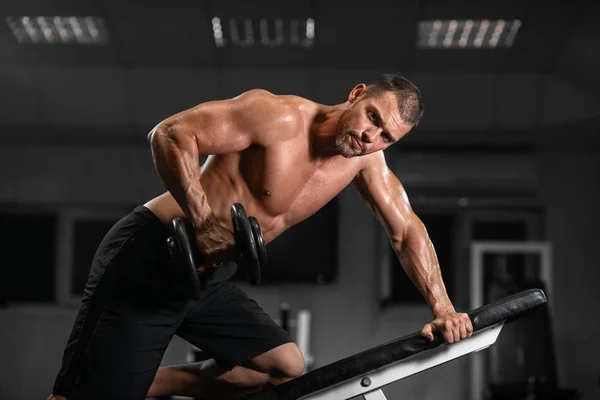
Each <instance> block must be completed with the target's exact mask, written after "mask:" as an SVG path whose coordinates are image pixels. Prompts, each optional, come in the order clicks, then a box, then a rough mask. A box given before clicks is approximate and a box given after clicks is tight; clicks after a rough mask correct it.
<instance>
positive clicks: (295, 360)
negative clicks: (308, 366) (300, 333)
mask: <svg viewBox="0 0 600 400" xmlns="http://www.w3.org/2000/svg"><path fill="white" fill-rule="evenodd" d="M279 350H280V351H279V352H278V353H277V355H276V358H275V360H274V361H275V362H274V365H273V368H272V370H271V371H272V372H271V377H272V378H275V379H280V380H282V381H288V380H290V379H294V378H297V377H299V376H300V375H302V374H303V373H304V357H303V356H302V353H301V352H300V349H298V346H296V345H295V344H294V343H288V345H284V346H281V348H280V349H279Z"/></svg>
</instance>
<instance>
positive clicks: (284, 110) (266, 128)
mask: <svg viewBox="0 0 600 400" xmlns="http://www.w3.org/2000/svg"><path fill="white" fill-rule="evenodd" d="M235 100H236V101H237V102H238V105H240V106H241V107H240V108H241V109H247V110H248V112H245V113H244V114H245V118H244V121H246V122H248V123H250V124H251V126H253V127H255V128H256V129H257V130H259V132H258V134H259V142H261V143H262V144H264V145H267V144H270V143H273V142H278V141H281V140H282V139H289V138H291V137H294V136H297V135H299V134H300V132H301V130H302V127H303V125H304V116H303V113H302V109H303V105H305V104H306V103H307V102H308V100H306V99H303V98H302V97H299V96H293V95H279V94H274V93H272V92H270V91H268V90H265V89H252V90H249V91H247V92H244V93H242V94H241V95H239V96H238V97H236V98H235Z"/></svg>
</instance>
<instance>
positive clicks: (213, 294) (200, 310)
mask: <svg viewBox="0 0 600 400" xmlns="http://www.w3.org/2000/svg"><path fill="white" fill-rule="evenodd" d="M177 335H178V336H180V337H182V338H183V339H185V340H187V341H188V342H190V343H192V344H193V345H195V346H197V347H198V348H200V349H201V350H202V351H203V352H205V353H206V354H207V355H208V356H209V357H212V358H214V359H215V361H216V362H217V363H218V365H219V366H220V367H221V368H223V369H224V370H226V371H228V370H230V369H232V368H233V367H235V366H236V365H242V364H244V363H246V362H248V361H250V360H252V359H254V358H255V357H257V356H259V355H261V354H264V353H267V352H268V351H269V350H272V349H275V348H277V347H279V346H281V345H284V344H286V343H290V342H292V339H291V338H290V336H289V334H288V333H287V332H286V331H285V330H283V329H282V328H281V327H279V326H278V325H277V324H276V323H275V322H274V321H273V320H272V319H271V317H269V315H268V314H267V313H265V311H264V310H263V309H262V307H261V306H260V305H259V304H258V303H257V302H256V301H254V300H252V299H250V298H249V297H248V296H247V295H246V293H244V291H243V290H241V289H240V288H239V287H238V286H237V285H236V284H235V283H232V282H229V281H227V282H222V283H219V284H216V285H214V286H210V287H209V288H207V289H206V290H205V291H204V292H203V293H202V297H201V298H200V299H199V300H198V301H197V302H196V304H193V305H192V306H191V307H190V311H189V312H188V314H187V316H186V318H185V319H184V320H183V322H182V323H181V325H180V326H179V329H178V330H177Z"/></svg>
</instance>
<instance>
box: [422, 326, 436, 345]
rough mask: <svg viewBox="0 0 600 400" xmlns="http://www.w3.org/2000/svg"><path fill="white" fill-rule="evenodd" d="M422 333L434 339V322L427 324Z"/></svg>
mask: <svg viewBox="0 0 600 400" xmlns="http://www.w3.org/2000/svg"><path fill="white" fill-rule="evenodd" d="M421 335H422V336H424V337H425V338H426V339H427V340H429V341H430V342H431V341H433V324H426V325H425V326H424V327H423V330H422V331H421Z"/></svg>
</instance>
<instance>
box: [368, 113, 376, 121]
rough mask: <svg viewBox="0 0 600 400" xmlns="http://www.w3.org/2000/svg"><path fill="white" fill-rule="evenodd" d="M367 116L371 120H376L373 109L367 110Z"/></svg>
mask: <svg viewBox="0 0 600 400" xmlns="http://www.w3.org/2000/svg"><path fill="white" fill-rule="evenodd" d="M369 118H370V119H371V121H373V122H377V115H375V113H374V112H373V111H369Z"/></svg>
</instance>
